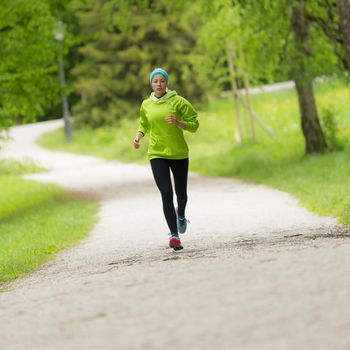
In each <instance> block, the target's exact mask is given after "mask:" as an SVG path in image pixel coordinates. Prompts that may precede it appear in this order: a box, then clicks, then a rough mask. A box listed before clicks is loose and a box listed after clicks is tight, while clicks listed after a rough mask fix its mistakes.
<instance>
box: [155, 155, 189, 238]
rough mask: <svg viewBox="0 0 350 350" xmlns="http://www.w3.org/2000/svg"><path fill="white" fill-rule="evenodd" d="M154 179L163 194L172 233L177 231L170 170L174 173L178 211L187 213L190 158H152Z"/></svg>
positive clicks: (166, 217) (164, 206)
mask: <svg viewBox="0 0 350 350" xmlns="http://www.w3.org/2000/svg"><path fill="white" fill-rule="evenodd" d="M151 167H152V172H153V176H154V180H155V181H156V184H157V186H158V188H159V191H160V193H161V195H162V201H163V211H164V216H165V219H166V221H167V223H168V226H169V230H170V232H171V233H175V232H177V225H176V211H175V207H174V202H173V187H172V183H171V177H170V170H171V172H172V173H173V177H174V182H175V192H176V197H177V205H178V213H179V215H185V208H186V203H187V175H188V158H186V159H164V158H155V159H151Z"/></svg>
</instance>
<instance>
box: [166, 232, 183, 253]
mask: <svg viewBox="0 0 350 350" xmlns="http://www.w3.org/2000/svg"><path fill="white" fill-rule="evenodd" d="M169 247H170V248H173V249H174V250H181V249H183V246H182V245H181V241H180V238H179V236H175V235H171V236H170V238H169Z"/></svg>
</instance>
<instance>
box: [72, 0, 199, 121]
mask: <svg viewBox="0 0 350 350" xmlns="http://www.w3.org/2000/svg"><path fill="white" fill-rule="evenodd" d="M189 6H190V5H189ZM75 11H76V12H75V13H76V15H77V17H78V18H79V20H80V26H81V30H80V32H81V43H82V45H81V47H80V48H79V52H80V54H81V56H82V61H81V64H78V65H76V66H75V68H74V70H73V73H74V74H75V75H76V76H77V79H78V81H77V83H76V85H75V88H76V92H77V93H79V94H80V95H81V101H80V103H79V104H78V105H77V106H75V109H74V114H75V116H76V123H77V124H80V125H81V124H83V125H90V126H92V127H98V126H101V125H113V124H114V123H115V122H116V121H117V120H119V119H121V118H124V117H127V118H129V117H138V110H139V105H140V103H141V101H142V99H143V98H145V97H146V96H147V95H148V93H149V92H150V91H151V90H150V86H149V81H148V78H149V73H150V72H151V70H152V69H154V68H156V67H158V66H161V67H163V68H164V69H166V70H168V71H169V74H170V87H171V88H172V89H175V90H179V92H181V94H182V95H183V96H185V97H187V98H190V99H191V100H193V99H195V98H200V97H201V96H202V94H203V89H202V88H201V86H199V85H198V82H197V80H196V76H195V75H194V74H193V64H192V63H191V61H190V54H191V51H192V49H193V47H194V45H195V41H196V33H197V27H198V19H196V18H195V19H193V18H192V19H190V18H188V16H187V17H186V15H184V11H183V9H177V10H174V11H170V10H169V8H168V6H167V2H166V1H165V0H164V1H158V2H156V3H153V2H150V3H148V2H145V1H141V2H139V1H135V2H130V3H129V2H125V1H112V0H98V1H88V2H86V3H83V2H82V3H81V4H80V5H79V6H77V7H76V10H75ZM125 18H127V20H125Z"/></svg>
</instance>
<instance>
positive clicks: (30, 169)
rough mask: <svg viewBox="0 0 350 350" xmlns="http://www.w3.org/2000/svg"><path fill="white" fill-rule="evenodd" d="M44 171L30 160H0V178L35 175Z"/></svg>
mask: <svg viewBox="0 0 350 350" xmlns="http://www.w3.org/2000/svg"><path fill="white" fill-rule="evenodd" d="M44 170H45V169H44V168H42V167H41V166H39V165H38V164H36V163H35V162H34V161H33V160H32V159H30V158H27V159H22V160H21V161H18V160H16V159H11V158H6V159H0V176H1V175H21V174H26V173H36V172H39V171H44Z"/></svg>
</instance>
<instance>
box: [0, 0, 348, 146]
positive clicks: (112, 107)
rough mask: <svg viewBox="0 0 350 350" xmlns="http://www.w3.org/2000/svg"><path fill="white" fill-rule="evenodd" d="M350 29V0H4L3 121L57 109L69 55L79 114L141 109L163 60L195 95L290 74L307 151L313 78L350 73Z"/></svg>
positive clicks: (83, 117) (313, 133) (314, 131)
mask: <svg viewBox="0 0 350 350" xmlns="http://www.w3.org/2000/svg"><path fill="white" fill-rule="evenodd" d="M58 23H63V25H64V29H65V36H64V41H63V42H61V43H60V42H58V41H57V40H56V39H55V31H56V30H57V25H58ZM349 33H350V5H349V1H348V0H308V1H305V0H278V1H275V0H216V1H214V0H212V1H210V0H209V1H202V0H197V1H194V2H191V3H189V2H185V1H184V0H178V1H174V2H169V1H166V0H158V1H152V0H133V1H126V0H95V1H92V0H71V1H68V0H64V1H58V0H41V1H39V0H35V1H32V0H13V1H11V2H9V1H2V2H1V3H0V56H1V60H0V92H1V93H0V118H1V119H0V125H2V126H6V125H10V124H11V123H13V122H14V121H16V120H17V121H18V120H24V121H26V120H35V119H40V120H43V119H48V118H50V117H51V116H52V115H59V114H60V91H61V87H60V82H59V79H58V72H57V62H58V57H59V55H62V54H63V55H64V57H65V68H66V72H67V77H68V85H69V86H68V88H67V91H66V93H67V94H69V98H70V102H71V107H72V110H73V114H74V118H75V121H76V125H79V124H80V125H82V124H84V125H90V126H93V127H95V126H99V125H113V124H114V123H116V122H117V121H118V120H119V119H120V118H123V117H137V109H138V105H139V103H140V101H141V99H142V98H144V97H145V95H146V94H147V93H148V92H149V91H150V89H149V82H148V74H149V72H150V70H151V69H153V68H155V67H157V66H162V67H164V68H165V69H167V70H169V71H170V72H171V88H173V89H178V90H179V91H181V94H183V95H184V96H185V97H188V98H190V99H192V100H201V99H203V98H205V97H206V96H207V95H208V94H211V93H212V92H213V91H220V90H222V89H223V88H227V87H228V86H229V83H230V81H231V82H232V78H233V79H234V80H235V81H236V82H237V84H238V85H239V84H241V82H242V79H243V78H242V77H243V76H244V77H246V78H247V79H248V80H249V81H250V83H253V84H261V83H266V82H275V81H280V80H285V79H292V80H294V81H295V83H296V89H297V93H298V99H299V106H300V115H301V125H302V130H303V134H304V137H305V141H306V153H314V152H323V151H324V150H326V149H327V142H326V140H325V138H324V135H323V132H322V128H321V126H320V122H319V117H318V113H317V106H316V103H315V99H314V95H313V81H314V79H315V77H317V76H320V75H327V76H330V75H334V74H338V75H348V74H349V71H350V41H349V40H350V39H349V38H350V35H349ZM232 60H233V61H234V70H233V71H232V69H231V70H230V69H229V68H230V67H229V62H230V61H231V65H232ZM231 68H232V67H231Z"/></svg>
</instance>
